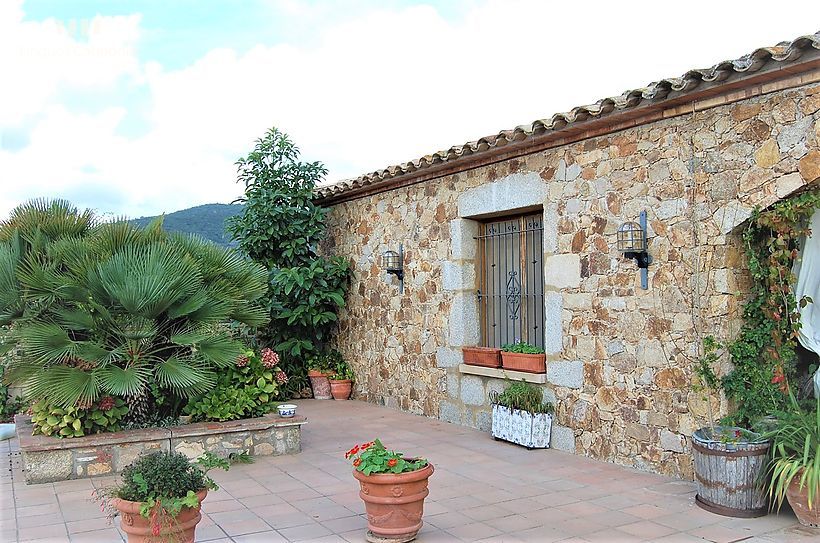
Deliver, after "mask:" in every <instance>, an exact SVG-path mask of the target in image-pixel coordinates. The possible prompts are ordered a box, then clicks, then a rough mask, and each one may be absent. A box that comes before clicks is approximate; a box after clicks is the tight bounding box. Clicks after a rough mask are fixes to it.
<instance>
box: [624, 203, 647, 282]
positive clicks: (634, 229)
mask: <svg viewBox="0 0 820 543" xmlns="http://www.w3.org/2000/svg"><path fill="white" fill-rule="evenodd" d="M639 220H640V222H639V223H636V222H625V223H623V224H622V225H621V226H620V227H619V228H618V250H619V251H620V252H622V253H623V254H624V256H625V257H627V258H634V259H635V262H637V263H638V268H640V270H641V288H642V289H644V290H646V289H648V288H649V273H648V272H647V268H648V267H649V264H651V263H652V257H651V256H649V253H648V252H647V243H646V211H641V215H640V219H639Z"/></svg>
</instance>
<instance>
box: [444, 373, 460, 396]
mask: <svg viewBox="0 0 820 543" xmlns="http://www.w3.org/2000/svg"><path fill="white" fill-rule="evenodd" d="M459 376H460V374H459V373H456V372H453V373H449V374H448V375H447V397H448V398H450V399H452V400H456V401H458V400H459V399H460V398H461V379H459Z"/></svg>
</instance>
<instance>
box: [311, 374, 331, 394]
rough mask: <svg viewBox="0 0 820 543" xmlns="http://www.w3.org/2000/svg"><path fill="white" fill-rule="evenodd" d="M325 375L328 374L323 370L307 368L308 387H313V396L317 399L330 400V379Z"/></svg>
mask: <svg viewBox="0 0 820 543" xmlns="http://www.w3.org/2000/svg"><path fill="white" fill-rule="evenodd" d="M327 377H328V374H326V373H324V372H321V371H316V370H308V378H309V379H310V388H312V389H313V397H314V398H315V399H317V400H330V399H331V398H333V396H331V394H330V381H329V380H328V378H327Z"/></svg>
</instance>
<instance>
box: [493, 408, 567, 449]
mask: <svg viewBox="0 0 820 543" xmlns="http://www.w3.org/2000/svg"><path fill="white" fill-rule="evenodd" d="M551 432H552V415H551V414H549V413H538V414H533V413H530V412H529V411H519V410H518V409H510V408H509V407H504V406H503V405H493V429H492V435H493V439H503V440H504V441H509V442H511V443H517V444H518V445H523V446H524V447H527V448H528V449H548V448H549V446H550V433H551Z"/></svg>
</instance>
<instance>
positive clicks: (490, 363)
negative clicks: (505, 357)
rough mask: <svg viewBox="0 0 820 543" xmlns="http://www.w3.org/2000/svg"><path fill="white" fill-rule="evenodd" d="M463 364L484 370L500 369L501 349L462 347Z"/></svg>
mask: <svg viewBox="0 0 820 543" xmlns="http://www.w3.org/2000/svg"><path fill="white" fill-rule="evenodd" d="M461 352H462V354H463V355H464V363H465V364H467V365H470V366H483V367H485V368H500V367H501V349H496V348H495V347H462V348H461Z"/></svg>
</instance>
